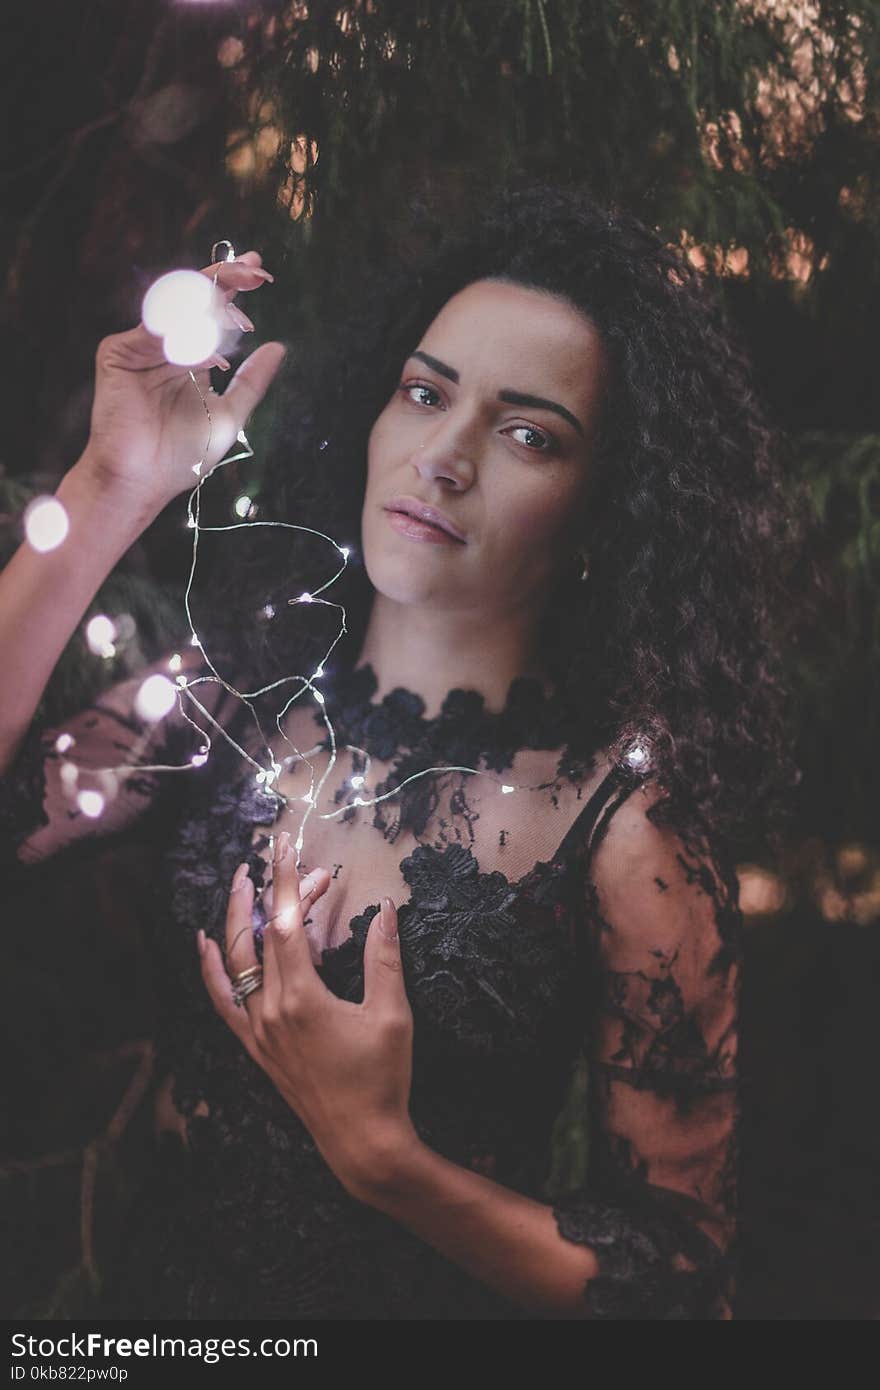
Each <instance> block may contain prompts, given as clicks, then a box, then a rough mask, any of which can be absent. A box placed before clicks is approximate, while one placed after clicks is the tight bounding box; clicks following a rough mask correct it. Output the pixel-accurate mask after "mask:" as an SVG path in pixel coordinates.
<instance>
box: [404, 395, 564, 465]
mask: <svg viewBox="0 0 880 1390" xmlns="http://www.w3.org/2000/svg"><path fill="white" fill-rule="evenodd" d="M398 390H399V391H401V392H402V393H403V395H404V396H405V397H406V398H407V399H408V400H410V401H412V403H413V405H427V406H430V405H432V404H434V403H435V402H434V401H430V400H421V401H419V400H416V398H415V397H414V396H413V395H411V394H410V392H414V391H421V392H422V394H423V395H426V396H433V397H435V398H436V401H439V400H440V392H439V391H438V390H437V389H436V388H435V387H433V386H426V385H425V384H424V383H423V382H419V381H409V382H403V383H402V384H401V385H400V386H399V387H398ZM516 430H520V431H521V432H522V433H523V434H525V435H528V436H529V442H527V443H524V447H525V448H526V449H528V450H529V452H530V453H532V454H553V453H555V452H556V449H557V441H556V440H555V439H554V437H553V435H552V434H545V433H544V431H543V430H536V429H535V428H534V426H532V425H511V427H510V431H508V433H512V432H514V431H516ZM535 440H537V441H538V442H537V444H535V443H534V442H533V441H535ZM520 442H524V441H519V440H518V441H517V443H520Z"/></svg>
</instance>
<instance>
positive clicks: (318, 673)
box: [312, 666, 324, 680]
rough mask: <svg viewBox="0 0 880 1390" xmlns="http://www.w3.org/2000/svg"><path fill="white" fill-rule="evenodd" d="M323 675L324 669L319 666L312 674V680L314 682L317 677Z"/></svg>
mask: <svg viewBox="0 0 880 1390" xmlns="http://www.w3.org/2000/svg"><path fill="white" fill-rule="evenodd" d="M323 674H324V667H323V666H319V667H318V669H317V670H316V671H315V672H313V674H312V680H315V679H316V677H318V676H323Z"/></svg>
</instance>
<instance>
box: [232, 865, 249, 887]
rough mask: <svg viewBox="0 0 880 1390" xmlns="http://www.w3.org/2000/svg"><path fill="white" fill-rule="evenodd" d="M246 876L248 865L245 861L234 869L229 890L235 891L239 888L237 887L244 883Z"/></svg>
mask: <svg viewBox="0 0 880 1390" xmlns="http://www.w3.org/2000/svg"><path fill="white" fill-rule="evenodd" d="M247 876H248V865H247V862H245V863H243V864H239V866H238V868H237V869H236V871H235V873H234V874H233V876H232V888H231V889H230V892H232V893H237V892H238V890H239V888H240V887H241V886H242V884H243V883H244V881H245V879H246V878H247Z"/></svg>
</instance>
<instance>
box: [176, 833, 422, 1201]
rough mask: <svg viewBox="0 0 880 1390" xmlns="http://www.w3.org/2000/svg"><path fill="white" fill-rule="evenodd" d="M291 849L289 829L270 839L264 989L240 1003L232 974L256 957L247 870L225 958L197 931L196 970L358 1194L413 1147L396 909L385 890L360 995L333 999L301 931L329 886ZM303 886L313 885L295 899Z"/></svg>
mask: <svg viewBox="0 0 880 1390" xmlns="http://www.w3.org/2000/svg"><path fill="white" fill-rule="evenodd" d="M288 849H289V836H287V834H286V832H285V833H283V834H282V835H280V836H279V837H278V840H277V841H276V847H275V862H274V885H275V891H274V903H273V907H274V916H273V917H272V919H271V920H270V922H269V923H268V925H267V926H266V928H265V930H264V934H263V980H262V986H261V988H259V989H256V990H254V991H253V992H252V993H250V994H248V995H247V997H246V998H245V1000H244V1003H243V1005H242V1006H239V1005H237V1004H236V1003H235V999H234V997H233V990H232V981H231V978H230V977H234V976H236V975H238V974H240V972H241V971H243V970H247V969H249V968H250V967H252V966H255V965H256V964H257V956H256V951H255V948H254V941H253V928H252V912H253V902H254V887H253V883H252V881H251V879H250V877H249V876H242V877H241V879H240V882H239V885H238V886H237V887H236V888H234V889H233V891H232V892H231V893H230V898H229V908H228V911H227V918H226V963H225V964H224V960H223V956H222V954H221V952H220V949H219V947H218V945H217V943H216V942H214V941H212V940H210V939H206V938H205V935H204V933H203V932H200V933H199V950H200V955H201V968H202V978H203V979H204V982H205V985H206V988H207V990H208V993H209V994H210V996H211V999H212V1001H213V1003H214V1007H215V1008H216V1010H217V1012H218V1013H219V1014H220V1016H221V1018H222V1019H223V1020H224V1021H225V1022H226V1023H227V1024H228V1026H229V1027H230V1028H231V1029H232V1031H233V1032H234V1033H235V1034H236V1035H237V1036H238V1038H239V1039H240V1041H241V1042H242V1044H243V1045H244V1047H245V1048H246V1049H247V1051H248V1052H249V1053H250V1055H251V1057H252V1058H253V1059H254V1061H255V1062H256V1063H257V1064H258V1065H259V1066H260V1067H262V1069H263V1070H264V1071H265V1072H266V1074H267V1075H268V1076H269V1077H270V1079H271V1080H272V1082H273V1084H274V1085H275V1086H276V1087H277V1089H278V1091H279V1092H280V1094H281V1095H282V1097H283V1098H284V1100H285V1101H286V1103H287V1104H288V1105H289V1106H290V1107H291V1109H292V1110H294V1111H295V1113H296V1114H297V1115H298V1116H299V1118H300V1119H301V1120H302V1122H303V1124H304V1125H305V1126H306V1128H307V1129H308V1130H309V1132H310V1134H311V1135H312V1138H313V1139H314V1140H315V1143H316V1144H317V1146H318V1148H319V1150H320V1152H321V1154H322V1155H323V1157H324V1159H325V1161H326V1162H327V1163H328V1165H329V1166H330V1167H331V1168H332V1169H333V1171H334V1172H335V1173H336V1176H337V1177H338V1178H339V1180H340V1181H341V1182H342V1183H343V1185H344V1186H345V1187H347V1188H348V1190H349V1191H351V1192H353V1193H356V1192H357V1190H358V1189H359V1187H360V1185H361V1184H362V1183H363V1182H365V1181H366V1182H369V1181H373V1180H375V1179H376V1178H377V1177H380V1176H381V1172H382V1168H383V1164H384V1162H385V1159H386V1157H390V1156H395V1157H397V1156H398V1155H399V1153H400V1149H401V1146H404V1145H418V1143H419V1140H418V1137H417V1135H416V1132H415V1130H414V1128H413V1125H412V1121H411V1119H410V1114H409V1097H410V1088H411V1084H412V1036H413V1018H412V1010H411V1008H410V1004H409V1000H408V998H407V994H406V988H405V985H404V981H403V971H402V968H401V956H400V941H399V938H398V935H397V911H396V908H395V907H394V905H393V903H392V902H391V900H390V899H389V898H386V899H385V900H384V903H383V908H382V911H381V912H379V913H377V914H376V916H375V917H374V919H373V921H372V922H371V923H370V929H369V932H368V933H367V940H366V946H365V950H364V999H363V1003H362V1004H353V1003H350V1002H349V1001H348V1000H344V999H339V998H337V996H336V995H334V994H333V993H331V991H330V990H328V989H327V987H326V985H325V984H324V982H323V981H322V979H321V978H320V976H319V975H318V973H317V971H316V969H315V966H314V964H313V962H312V957H311V951H310V949H309V943H308V940H307V937H306V933H305V929H304V927H303V915H304V914H303V907H304V904H307V903H308V902H313V901H315V899H316V898H317V897H320V896H321V894H322V893H324V892H325V891H326V889H327V886H328V884H329V882H330V875H329V872H328V871H327V870H326V869H316V870H314V871H313V873H312V874H311V875H309V876H308V877H307V878H306V879H304V880H303V883H302V885H301V884H300V881H299V875H298V873H297V870H296V865H295V857H294V855H292V854H289V853H287V850H288ZM239 874H243V866H242V869H240V870H239ZM310 880H312V882H310ZM308 887H312V888H313V891H312V892H311V894H310V895H309V896H308V897H302V898H301V896H300V894H301V890H305V889H306V888H308ZM227 972H228V973H227Z"/></svg>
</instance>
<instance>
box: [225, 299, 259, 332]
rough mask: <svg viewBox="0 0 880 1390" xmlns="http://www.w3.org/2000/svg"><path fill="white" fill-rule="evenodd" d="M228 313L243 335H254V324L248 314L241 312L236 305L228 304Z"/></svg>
mask: <svg viewBox="0 0 880 1390" xmlns="http://www.w3.org/2000/svg"><path fill="white" fill-rule="evenodd" d="M226 312H227V314H228V315H229V317H230V318H231V319H232V322H233V323H234V324H236V325H237V327H238V328H240V329H241V331H242V333H253V331H254V325H253V323H252V322H251V320H250V319H249V318H248V316H247V314H243V313H242V312H241V310H240V309H239V308H238V306H237V305H236V304H227V306H226Z"/></svg>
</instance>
